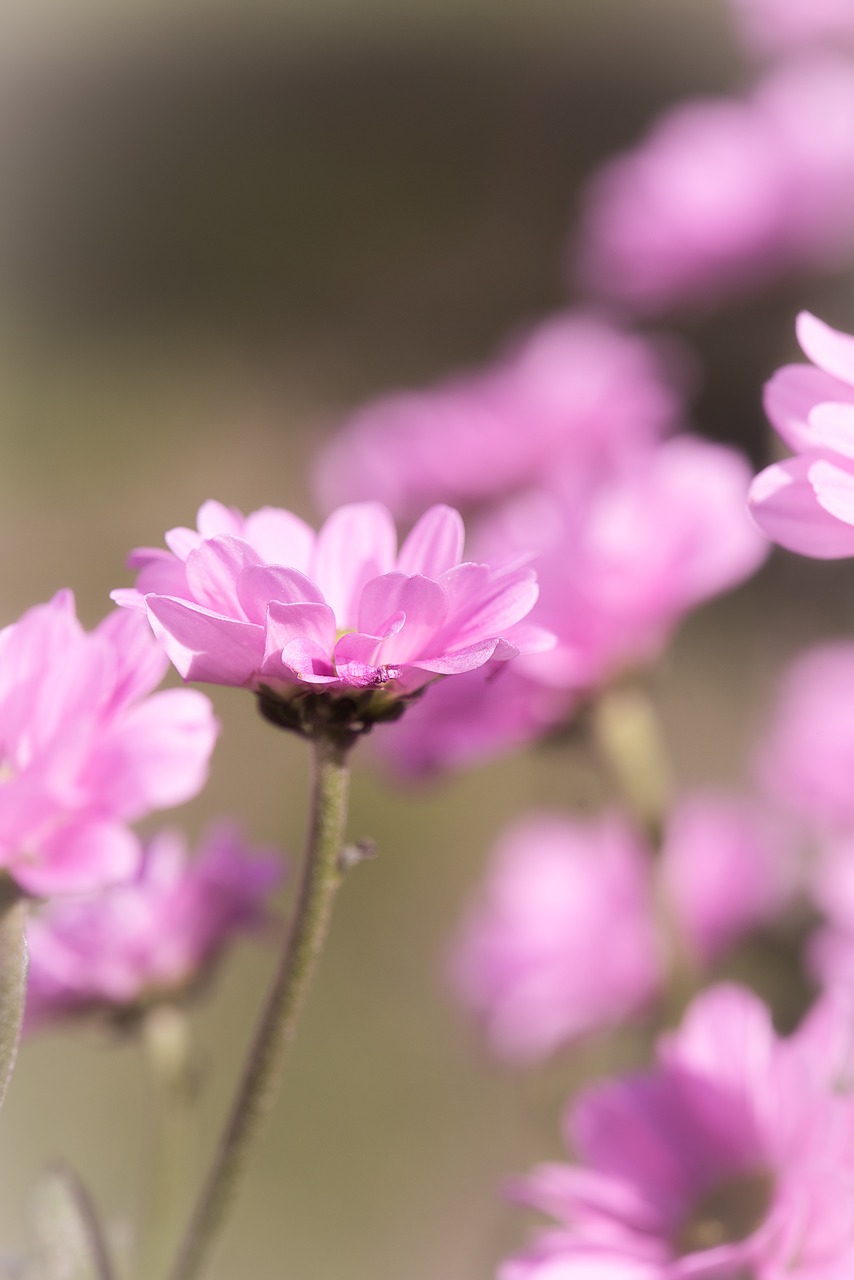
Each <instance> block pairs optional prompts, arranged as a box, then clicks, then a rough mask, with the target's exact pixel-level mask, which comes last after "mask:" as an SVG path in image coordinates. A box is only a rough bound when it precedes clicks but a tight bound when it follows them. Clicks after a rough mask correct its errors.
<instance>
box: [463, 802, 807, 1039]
mask: <svg viewBox="0 0 854 1280" xmlns="http://www.w3.org/2000/svg"><path fill="white" fill-rule="evenodd" d="M658 868H659V869H658V871H656V862H655V859H654V856H653V853H652V850H650V849H649V848H647V847H646V844H645V842H644V840H643V839H642V838H641V837H640V836H639V835H637V834H636V833H635V832H634V831H633V830H632V828H631V827H630V826H629V824H628V823H627V822H626V821H624V820H623V819H621V818H620V817H618V816H616V815H614V814H611V815H607V816H604V817H601V818H598V819H596V820H594V821H588V822H577V821H576V822H572V821H568V820H566V819H564V818H560V817H555V816H549V815H545V814H541V815H535V816H529V817H527V818H524V819H521V820H520V821H518V822H516V823H514V825H513V826H511V827H510V828H509V829H508V830H507V831H506V832H505V833H504V834H503V836H502V837H501V838H500V840H499V842H498V844H497V846H496V847H495V849H494V851H493V853H492V855H491V858H490V863H489V867H488V869H487V873H486V877H485V880H484V882H483V884H482V885H481V886H480V888H479V889H478V891H477V894H476V896H475V899H474V901H473V903H472V905H471V907H470V908H469V911H468V913H467V915H466V917H465V919H464V920H463V923H462V927H461V929H460V931H459V934H458V936H457V939H456V942H455V944H454V947H453V949H452V952H451V959H450V977H451V983H452V986H453V988H454V990H455V992H456V994H457V995H458V997H459V999H460V1000H461V1002H462V1003H463V1004H464V1005H465V1006H466V1007H468V1008H469V1009H470V1010H471V1011H472V1012H473V1013H474V1014H475V1015H476V1016H477V1018H478V1020H479V1021H480V1023H481V1024H482V1026H483V1029H484V1032H485V1035H486V1039H487V1043H488V1045H489V1048H490V1049H491V1050H492V1052H493V1053H495V1054H496V1055H497V1056H498V1057H501V1058H505V1059H508V1060H511V1061H535V1060H537V1059H540V1058H543V1057H545V1056H547V1055H548V1054H550V1053H552V1052H553V1051H554V1050H555V1049H557V1048H558V1047H560V1046H561V1045H565V1044H567V1043H569V1042H571V1041H572V1040H575V1039H577V1038H578V1037H579V1036H583V1035H585V1034H587V1033H589V1032H591V1031H596V1030H601V1029H602V1028H605V1027H608V1026H614V1025H616V1024H618V1023H620V1022H622V1021H624V1020H626V1019H627V1018H630V1017H632V1016H636V1015H637V1014H639V1013H641V1012H642V1011H643V1010H644V1008H645V1007H647V1006H649V1005H650V1004H651V1003H652V1002H653V1001H654V1000H656V999H657V998H658V996H659V995H660V994H661V990H662V985H663V980H664V977H665V971H666V968H667V964H668V959H669V957H668V950H667V948H668V941H669V940H668V939H667V938H665V937H663V936H661V935H660V932H659V924H660V920H659V915H658V912H657V910H656V907H655V902H656V900H657V901H658V903H659V906H660V907H662V908H663V909H664V910H665V911H666V912H667V914H668V915H669V916H670V917H671V919H672V921H673V924H674V925H675V927H676V928H677V929H678V931H679V934H680V937H681V945H682V948H684V949H685V950H687V951H688V952H689V953H691V954H693V955H694V956H695V958H696V959H697V960H698V961H700V962H708V961H710V960H712V959H713V958H715V957H717V956H719V955H720V954H721V952H722V951H723V950H725V949H726V947H727V946H729V945H730V944H731V943H733V942H735V941H736V940H737V939H738V938H739V937H741V936H742V935H743V934H745V933H747V932H748V931H749V930H750V929H751V928H754V927H755V926H756V925H757V924H759V923H763V922H765V921H767V920H769V919H770V918H772V917H773V916H774V915H775V914H776V913H777V912H778V911H779V909H780V907H781V906H782V905H783V903H784V902H785V901H786V898H787V896H788V893H789V891H790V890H791V887H792V874H791V870H792V868H791V859H790V858H789V857H787V856H786V851H785V846H783V847H781V845H780V843H779V841H778V840H777V838H776V833H775V832H773V831H772V830H770V829H769V827H768V825H767V823H766V821H765V820H764V818H763V816H762V815H761V814H760V813H759V812H758V811H757V810H756V808H755V807H754V806H753V805H751V804H749V803H747V802H746V801H744V800H741V799H738V798H735V797H731V796H725V795H718V794H703V793H697V794H692V795H689V796H686V797H684V798H683V799H682V800H681V801H680V803H679V804H678V805H677V806H676V808H675V810H674V812H673V814H672V815H671V818H670V820H669V822H668V825H667V832H666V837H665V840H664V847H663V850H662V854H661V859H660V862H659V864H658ZM656 876H657V877H658V879H656ZM604 937H607V939H608V944H607V946H603V945H602V942H601V940H602V939H603V938H604Z"/></svg>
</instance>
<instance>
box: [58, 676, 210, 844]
mask: <svg viewBox="0 0 854 1280" xmlns="http://www.w3.org/2000/svg"><path fill="white" fill-rule="evenodd" d="M218 732H219V725H218V724H217V721H216V720H215V719H214V715H213V709H212V707H211V704H210V702H209V700H208V699H207V698H206V697H205V696H204V694H201V693H198V692H197V691H196V690H195V689H166V690H163V691H162V692H160V693H155V694H153V695H152V696H151V697H150V698H146V699H145V701H143V702H139V703H138V704H137V705H136V706H134V707H130V708H129V709H128V710H127V711H126V712H125V714H124V715H123V716H122V718H121V720H117V721H115V722H114V723H113V724H111V725H110V726H108V727H107V728H106V729H105V730H104V732H103V734H102V736H101V738H100V739H99V741H98V743H97V745H96V746H95V749H94V750H93V752H92V754H91V757H90V759H89V762H88V765H87V768H86V772H85V775H84V782H85V785H86V786H87V788H89V789H90V790H91V791H92V793H93V794H95V795H97V796H98V798H99V803H100V804H101V805H103V807H104V808H105V809H106V810H107V811H108V812H110V813H113V814H115V815H116V817H118V818H121V819H123V820H124V821H125V822H135V821H137V819H139V818H141V817H143V816H144V815H145V814H147V813H150V812H151V811H152V810H153V809H169V808H171V807H172V806H173V805H176V804H183V803H184V801H186V800H190V799H191V798H192V797H193V796H194V795H196V794H197V793H198V792H199V791H200V790H201V788H202V787H203V786H204V784H205V781H206V779H207V776H208V761H209V759H210V755H211V752H212V750H213V747H214V743H215V742H216V738H217V733H218Z"/></svg>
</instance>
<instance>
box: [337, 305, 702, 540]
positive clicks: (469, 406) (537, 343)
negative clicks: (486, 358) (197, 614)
mask: <svg viewBox="0 0 854 1280" xmlns="http://www.w3.org/2000/svg"><path fill="white" fill-rule="evenodd" d="M680 355H681V353H678V354H677V352H676V351H675V350H671V349H670V348H669V347H666V346H665V345H664V344H663V343H661V344H655V343H653V342H651V341H650V340H649V339H647V338H641V337H638V336H637V335H635V334H631V333H627V332H625V331H623V330H620V329H618V328H616V327H615V326H613V325H610V324H607V323H606V322H605V321H603V320H599V319H597V318H595V317H594V316H592V315H587V314H585V313H583V312H581V313H577V314H573V313H567V314H565V315H559V316H555V317H552V318H551V319H549V320H547V321H545V322H544V323H542V324H541V325H540V326H539V327H538V328H536V329H535V330H533V332H532V333H531V334H530V335H528V336H527V337H526V338H525V339H524V340H522V341H520V342H518V343H517V344H516V345H515V346H513V347H511V348H510V349H509V350H508V351H507V352H506V353H505V354H504V356H503V357H502V358H501V359H499V360H498V361H496V362H495V363H494V364H493V365H491V366H487V367H485V368H484V369H482V370H478V371H475V372H472V373H469V374H466V375H464V376H461V377H458V378H455V379H452V380H451V381H448V382H445V383H440V384H439V385H438V386H436V387H431V388H428V389H427V390H426V391H412V392H402V393H398V394H396V395H391V396H385V397H384V398H382V399H380V400H378V401H376V402H375V403H373V404H369V405H367V406H366V407H365V408H363V409H361V410H360V411H359V412H358V413H356V414H355V415H354V416H353V417H352V418H351V419H350V421H349V422H347V423H345V424H344V426H343V427H342V429H341V430H340V432H339V433H338V434H337V435H336V436H335V437H334V438H333V440H332V441H331V443H330V444H329V445H327V447H326V448H325V450H324V451H323V452H322V454H321V455H320V458H319V460H318V465H317V469H316V475H317V489H318V492H319V495H320V499H321V504H322V505H323V506H324V507H325V508H326V509H329V508H330V507H332V506H334V505H335V504H336V503H338V502H348V501H352V500H354V499H365V498H376V499H379V500H380V501H382V502H384V503H386V505H387V506H388V507H390V508H391V510H392V511H394V512H395V513H396V514H398V515H413V514H416V513H417V512H419V511H421V510H422V509H423V508H424V506H425V505H426V504H427V503H430V502H437V501H438V502H455V503H459V504H460V505H470V504H474V503H481V502H484V501H489V500H492V499H494V498H498V497H502V496H503V495H505V494H507V493H508V492H510V493H512V492H515V491H516V490H518V489H520V488H523V487H525V486H526V485H529V484H534V483H537V482H538V481H539V480H541V479H543V478H545V477H547V476H549V475H550V474H551V471H552V469H553V467H554V466H555V465H559V464H561V463H562V462H566V461H569V462H570V463H571V464H572V465H573V466H584V467H585V468H589V467H595V466H596V465H597V464H600V463H602V464H607V463H608V462H610V461H613V460H614V459H616V458H618V457H623V456H625V455H626V454H627V453H631V452H633V451H634V450H635V449H636V448H639V447H640V448H643V447H645V446H648V445H650V444H652V443H653V442H654V441H655V440H657V439H659V438H660V437H661V435H662V434H663V433H664V432H665V431H666V430H668V429H670V428H671V427H673V426H674V425H676V422H677V421H678V418H679V416H680V411H681V408H682V399H683V390H682V384H683V383H684V381H685V371H684V368H683V365H684V360H683V359H680Z"/></svg>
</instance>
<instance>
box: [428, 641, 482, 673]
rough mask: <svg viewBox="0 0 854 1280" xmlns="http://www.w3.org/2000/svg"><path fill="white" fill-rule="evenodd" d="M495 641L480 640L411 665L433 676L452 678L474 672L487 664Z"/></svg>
mask: <svg viewBox="0 0 854 1280" xmlns="http://www.w3.org/2000/svg"><path fill="white" fill-rule="evenodd" d="M498 643H499V642H498V641H497V640H480V641H478V642H477V643H476V644H472V645H469V646H468V647H467V648H465V649H456V650H454V652H453V653H446V654H442V655H439V656H437V657H435V658H428V657H422V658H419V659H418V660H417V662H414V663H413V664H412V665H413V666H416V667H418V668H419V669H420V670H421V671H432V672H433V673H434V674H435V675H441V676H453V675H459V674H461V673H462V672H464V671H474V670H475V669H476V668H477V667H482V666H483V665H484V663H487V662H489V659H490V658H491V657H492V655H493V653H494V652H495V650H496V648H497V647H498Z"/></svg>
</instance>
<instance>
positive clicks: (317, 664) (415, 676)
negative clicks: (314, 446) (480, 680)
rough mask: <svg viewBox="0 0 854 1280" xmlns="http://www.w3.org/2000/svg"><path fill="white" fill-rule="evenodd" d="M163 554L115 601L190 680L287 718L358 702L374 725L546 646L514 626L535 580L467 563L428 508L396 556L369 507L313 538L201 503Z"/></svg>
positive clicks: (455, 539) (148, 555)
mask: <svg viewBox="0 0 854 1280" xmlns="http://www.w3.org/2000/svg"><path fill="white" fill-rule="evenodd" d="M166 541H167V543H168V545H169V547H170V550H169V551H158V550H150V549H142V550H139V551H135V552H134V553H133V555H132V556H131V564H132V566H133V567H134V568H136V569H138V570H139V578H138V583H137V587H138V589H137V590H136V591H119V592H116V593H115V598H116V599H117V600H118V601H119V602H120V603H121V604H125V605H132V606H133V605H136V606H143V607H144V608H145V610H146V612H147V614H148V617H149V620H150V622H151V624H152V626H153V628H154V630H155V632H156V633H157V635H158V636H160V637H161V639H162V641H163V643H164V645H165V648H166V652H167V653H168V655H169V657H170V658H171V659H172V661H173V663H174V664H175V666H176V667H177V669H178V671H179V672H180V673H181V675H182V676H183V677H184V678H185V679H186V680H208V681H211V682H213V683H214V684H227V685H240V686H244V687H246V688H251V689H255V690H261V691H262V692H263V691H267V692H268V693H269V696H270V698H271V699H272V700H273V701H274V702H276V703H277V704H278V705H280V706H281V707H282V708H283V710H282V714H283V715H285V716H287V715H288V714H289V713H288V710H287V706H286V704H287V703H288V701H289V700H292V699H294V698H295V697H296V695H300V694H301V695H306V694H312V693H314V694H318V695H321V696H322V698H323V699H324V700H326V699H328V698H329V697H330V695H331V696H332V697H333V698H341V699H344V698H346V699H348V702H347V706H355V705H356V700H358V699H359V695H362V698H361V701H359V702H358V715H355V713H354V715H355V718H356V719H357V720H358V718H359V716H361V717H362V719H363V720H364V719H365V717H367V723H368V724H369V723H370V722H371V720H373V719H377V718H381V717H382V716H383V715H385V714H388V713H389V712H391V713H394V710H395V706H396V707H397V710H399V709H400V699H401V697H403V696H405V695H408V694H411V693H412V692H413V691H415V690H419V689H421V688H422V687H423V686H424V685H426V684H427V683H428V682H429V681H431V680H434V679H435V678H436V677H437V676H442V675H454V674H459V673H460V672H464V671H472V670H474V669H475V668H477V667H480V666H483V664H484V663H486V662H488V661H489V659H490V658H508V657H512V656H514V655H515V654H516V653H517V652H518V649H517V647H516V645H517V643H518V644H519V646H520V647H529V646H532V647H537V646H538V645H542V644H544V643H547V642H548V638H547V637H545V636H544V633H542V632H540V631H539V630H538V629H533V628H526V627H524V626H520V625H519V624H520V622H521V620H522V619H523V618H524V617H525V616H526V615H527V614H528V613H529V612H530V609H531V607H532V606H533V604H534V601H535V600H536V598H537V585H536V581H535V574H534V571H533V570H532V569H530V568H527V567H524V566H520V565H518V564H517V565H515V566H508V567H506V568H500V569H496V568H493V567H491V566H490V565H488V564H474V563H471V562H462V553H463V524H462V520H461V519H460V516H459V515H458V514H457V512H456V511H453V510H451V508H449V507H432V508H431V509H430V510H429V511H428V512H427V513H426V514H425V515H424V516H422V517H421V519H420V520H419V521H418V522H417V524H416V525H415V527H414V528H413V529H412V531H411V533H410V534H409V536H408V537H407V538H406V539H405V541H404V543H403V545H402V546H401V548H400V550H399V551H398V550H397V538H396V534H395V529H394V524H393V522H392V518H391V516H390V514H389V512H388V511H387V510H386V508H385V507H382V506H380V505H379V504H377V503H362V504H358V505H354V506H348V507H341V508H340V509H339V510H338V511H336V512H334V514H333V515H331V516H330V517H329V519H328V520H327V521H326V523H325V524H324V525H323V527H322V529H321V530H320V532H319V533H318V534H315V533H314V532H313V530H312V529H310V528H309V526H308V525H307V524H305V523H304V522H303V521H302V520H300V519H298V518H297V516H295V515H292V514H291V513H290V512H289V511H281V510H276V509H274V508H270V507H266V508H263V509H262V510H260V511H255V512H253V513H252V514H251V515H249V516H247V517H246V518H244V517H243V516H242V515H240V513H239V512H237V511H234V510H231V509H228V508H226V507H223V506H221V505H220V504H219V503H216V502H207V503H205V505H204V506H203V507H202V508H201V510H200V511H199V531H198V532H196V531H195V530H190V529H173V530H172V531H171V532H170V533H168V534H167V535H166ZM309 705H313V704H309V703H308V702H306V700H305V698H304V697H303V700H302V703H301V706H302V707H307V706H309ZM295 714H296V713H295ZM289 727H294V728H298V727H302V726H301V725H300V724H297V723H294V724H292V725H290V724H289Z"/></svg>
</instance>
